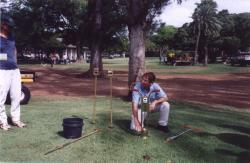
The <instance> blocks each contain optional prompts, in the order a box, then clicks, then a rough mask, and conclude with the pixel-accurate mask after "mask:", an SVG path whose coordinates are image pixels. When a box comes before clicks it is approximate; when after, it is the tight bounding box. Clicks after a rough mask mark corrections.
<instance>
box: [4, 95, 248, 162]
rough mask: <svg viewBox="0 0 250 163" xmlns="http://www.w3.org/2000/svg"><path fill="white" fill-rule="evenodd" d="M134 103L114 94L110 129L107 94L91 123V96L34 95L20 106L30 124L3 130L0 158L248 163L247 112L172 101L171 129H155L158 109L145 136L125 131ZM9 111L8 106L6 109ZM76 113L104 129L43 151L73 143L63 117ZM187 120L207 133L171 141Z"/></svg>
mask: <svg viewBox="0 0 250 163" xmlns="http://www.w3.org/2000/svg"><path fill="white" fill-rule="evenodd" d="M130 105H131V104H130V103H129V102H125V101H122V100H121V99H119V98H115V99H113V109H114V111H113V121H114V129H109V128H108V127H107V126H108V123H109V118H108V115H109V112H108V111H109V98H108V97H98V99H97V107H96V111H97V117H96V118H97V123H96V124H95V125H94V124H91V120H92V106H93V104H92V99H91V98H84V99H80V98H62V99H53V98H52V99H51V98H49V97H48V98H45V97H44V98H41V97H40V98H38V97H33V98H32V100H31V101H30V103H29V104H28V105H24V106H22V119H23V120H24V121H25V122H26V123H27V125H28V126H27V128H24V129H18V128H16V127H13V130H11V131H10V132H3V131H2V130H0V141H1V146H0V161H1V162H9V161H17V162H21V161H23V162H131V163H132V162H133V163H134V162H145V161H146V160H144V159H143V156H144V155H149V156H150V158H151V159H150V160H149V162H159V163H165V162H166V163H183V162H185V163H202V162H206V163H207V162H218V163H221V162H224V163H230V162H232V163H234V162H235V163H244V162H249V161H250V158H249V156H250V151H249V150H250V136H249V134H250V128H249V119H250V115H249V112H244V111H241V112H237V111H230V110H227V109H223V108H222V109H220V110H215V109H213V108H209V107H204V106H194V105H191V104H188V103H178V102H174V101H173V102H171V113H170V119H169V126H170V129H171V133H169V134H165V133H162V132H161V131H158V130H156V129H155V128H154V127H153V126H154V125H156V123H155V122H156V121H157V118H158V113H154V114H151V115H150V118H149V124H150V127H148V129H149V138H148V139H147V140H143V139H142V138H141V137H138V136H134V135H132V134H130V133H129V132H128V131H127V128H128V125H129V122H130ZM7 110H8V111H9V108H7ZM71 116H78V117H82V118H83V119H84V123H85V125H84V132H85V133H89V132H91V131H93V130H94V129H95V128H100V129H101V132H100V133H98V134H95V135H92V136H90V137H87V138H85V139H82V140H80V141H78V142H76V143H74V144H71V145H69V146H67V147H65V148H64V149H61V150H58V151H55V152H53V153H51V154H49V155H46V156H45V155H44V154H45V153H46V152H48V151H49V150H51V149H53V148H55V147H56V146H58V145H62V144H64V143H67V142H70V141H72V140H68V139H65V138H63V137H62V136H61V134H60V133H61V131H62V120H63V118H65V117H71ZM184 124H189V125H193V126H195V127H199V128H202V129H203V130H204V132H203V133H200V134H196V133H191V132H190V133H187V134H185V135H183V136H182V137H180V138H179V139H176V140H175V141H173V142H172V143H165V140H166V138H167V137H168V136H171V135H172V134H174V133H177V132H179V131H181V130H183V128H182V127H181V126H182V125H184Z"/></svg>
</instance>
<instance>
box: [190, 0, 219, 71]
mask: <svg viewBox="0 0 250 163" xmlns="http://www.w3.org/2000/svg"><path fill="white" fill-rule="evenodd" d="M196 5H197V7H196V9H195V11H194V13H193V15H192V18H193V22H192V23H191V25H192V26H193V27H194V29H195V33H196V44H195V57H194V64H197V63H198V49H199V45H200V40H201V38H202V40H203V46H204V47H203V48H204V52H205V57H204V65H205V66H206V65H207V63H208V43H209V40H211V39H213V38H215V37H217V36H218V35H219V33H220V29H221V23H220V21H219V20H218V18H217V15H216V12H217V9H216V8H217V3H216V2H214V1H213V0H202V1H201V3H196Z"/></svg>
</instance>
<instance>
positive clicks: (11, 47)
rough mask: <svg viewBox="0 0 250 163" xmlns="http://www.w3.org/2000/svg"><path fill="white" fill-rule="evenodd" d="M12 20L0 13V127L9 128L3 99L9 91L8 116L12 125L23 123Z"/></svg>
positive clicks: (19, 75)
mask: <svg viewBox="0 0 250 163" xmlns="http://www.w3.org/2000/svg"><path fill="white" fill-rule="evenodd" d="M13 26H14V22H13V20H12V19H11V18H10V17H9V16H8V15H7V14H5V13H1V27H0V128H1V129H3V130H6V131H7V130H9V129H10V128H11V126H10V125H9V124H8V121H7V115H6V111H5V105H4V103H5V101H6V97H7V94H8V92H10V98H11V109H10V116H11V119H12V123H13V125H15V126H17V127H20V128H23V127H24V126H25V124H24V123H23V122H21V121H20V99H21V74H20V70H19V68H18V66H17V58H16V47H15V41H14V39H13V37H12V33H11V30H12V28H13Z"/></svg>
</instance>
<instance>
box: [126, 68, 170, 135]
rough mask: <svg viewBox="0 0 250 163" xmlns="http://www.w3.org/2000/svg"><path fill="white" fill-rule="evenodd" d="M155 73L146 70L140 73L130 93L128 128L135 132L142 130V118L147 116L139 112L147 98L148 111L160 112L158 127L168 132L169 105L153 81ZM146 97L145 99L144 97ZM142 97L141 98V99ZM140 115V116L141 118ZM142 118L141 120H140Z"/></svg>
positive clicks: (164, 94)
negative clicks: (130, 113) (129, 120)
mask: <svg viewBox="0 0 250 163" xmlns="http://www.w3.org/2000/svg"><path fill="white" fill-rule="evenodd" d="M155 79H156V77H155V75H154V73H152V72H148V73H145V74H143V75H142V78H141V81H140V82H136V83H135V85H134V89H133V93H132V115H131V124H130V129H131V130H133V131H137V132H142V131H143V126H144V124H143V123H144V119H145V118H146V116H147V112H143V114H141V107H142V105H143V104H142V101H143V100H149V101H148V102H149V107H148V108H147V109H148V112H156V111H159V112H160V118H159V121H158V127H157V128H158V129H159V130H161V131H164V132H169V129H168V126H167V125H168V117H169V110H170V105H169V103H168V102H167V101H168V97H167V95H166V93H165V92H164V91H163V90H162V88H161V87H160V86H159V85H158V84H157V83H155ZM143 97H144V98H145V97H147V98H146V99H144V98H143ZM142 98H143V99H142ZM141 115H142V118H141ZM141 119H142V121H141Z"/></svg>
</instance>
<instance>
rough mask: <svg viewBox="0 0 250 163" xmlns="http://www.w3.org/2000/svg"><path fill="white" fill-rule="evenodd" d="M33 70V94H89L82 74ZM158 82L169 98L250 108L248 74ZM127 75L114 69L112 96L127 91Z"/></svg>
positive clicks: (104, 91) (102, 87)
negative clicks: (34, 73)
mask: <svg viewBox="0 0 250 163" xmlns="http://www.w3.org/2000/svg"><path fill="white" fill-rule="evenodd" d="M29 70H33V71H36V73H37V75H38V78H37V80H36V82H34V83H31V84H26V86H27V87H29V88H30V90H31V93H32V96H53V97H62V96H69V97H83V96H92V95H93V92H94V88H93V85H94V84H93V83H94V80H93V79H87V78H83V77H82V76H81V74H79V73H74V72H70V71H67V70H66V71H65V70H58V69H53V68H47V67H39V68H30V69H29ZM157 78H158V79H157V82H158V83H159V84H160V85H161V86H162V87H163V89H164V90H165V91H166V92H167V93H168V96H169V98H170V100H176V101H189V102H194V103H202V104H207V105H210V106H213V105H226V106H232V107H236V108H250V86H249V84H250V74H249V73H237V74H236V73H235V74H214V75H158V76H157ZM127 79H128V74H127V72H126V71H115V72H114V77H113V95H114V96H116V97H125V96H126V95H127V93H128V86H127ZM109 92H110V87H109V79H98V85H97V94H98V95H103V96H105V95H109Z"/></svg>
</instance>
